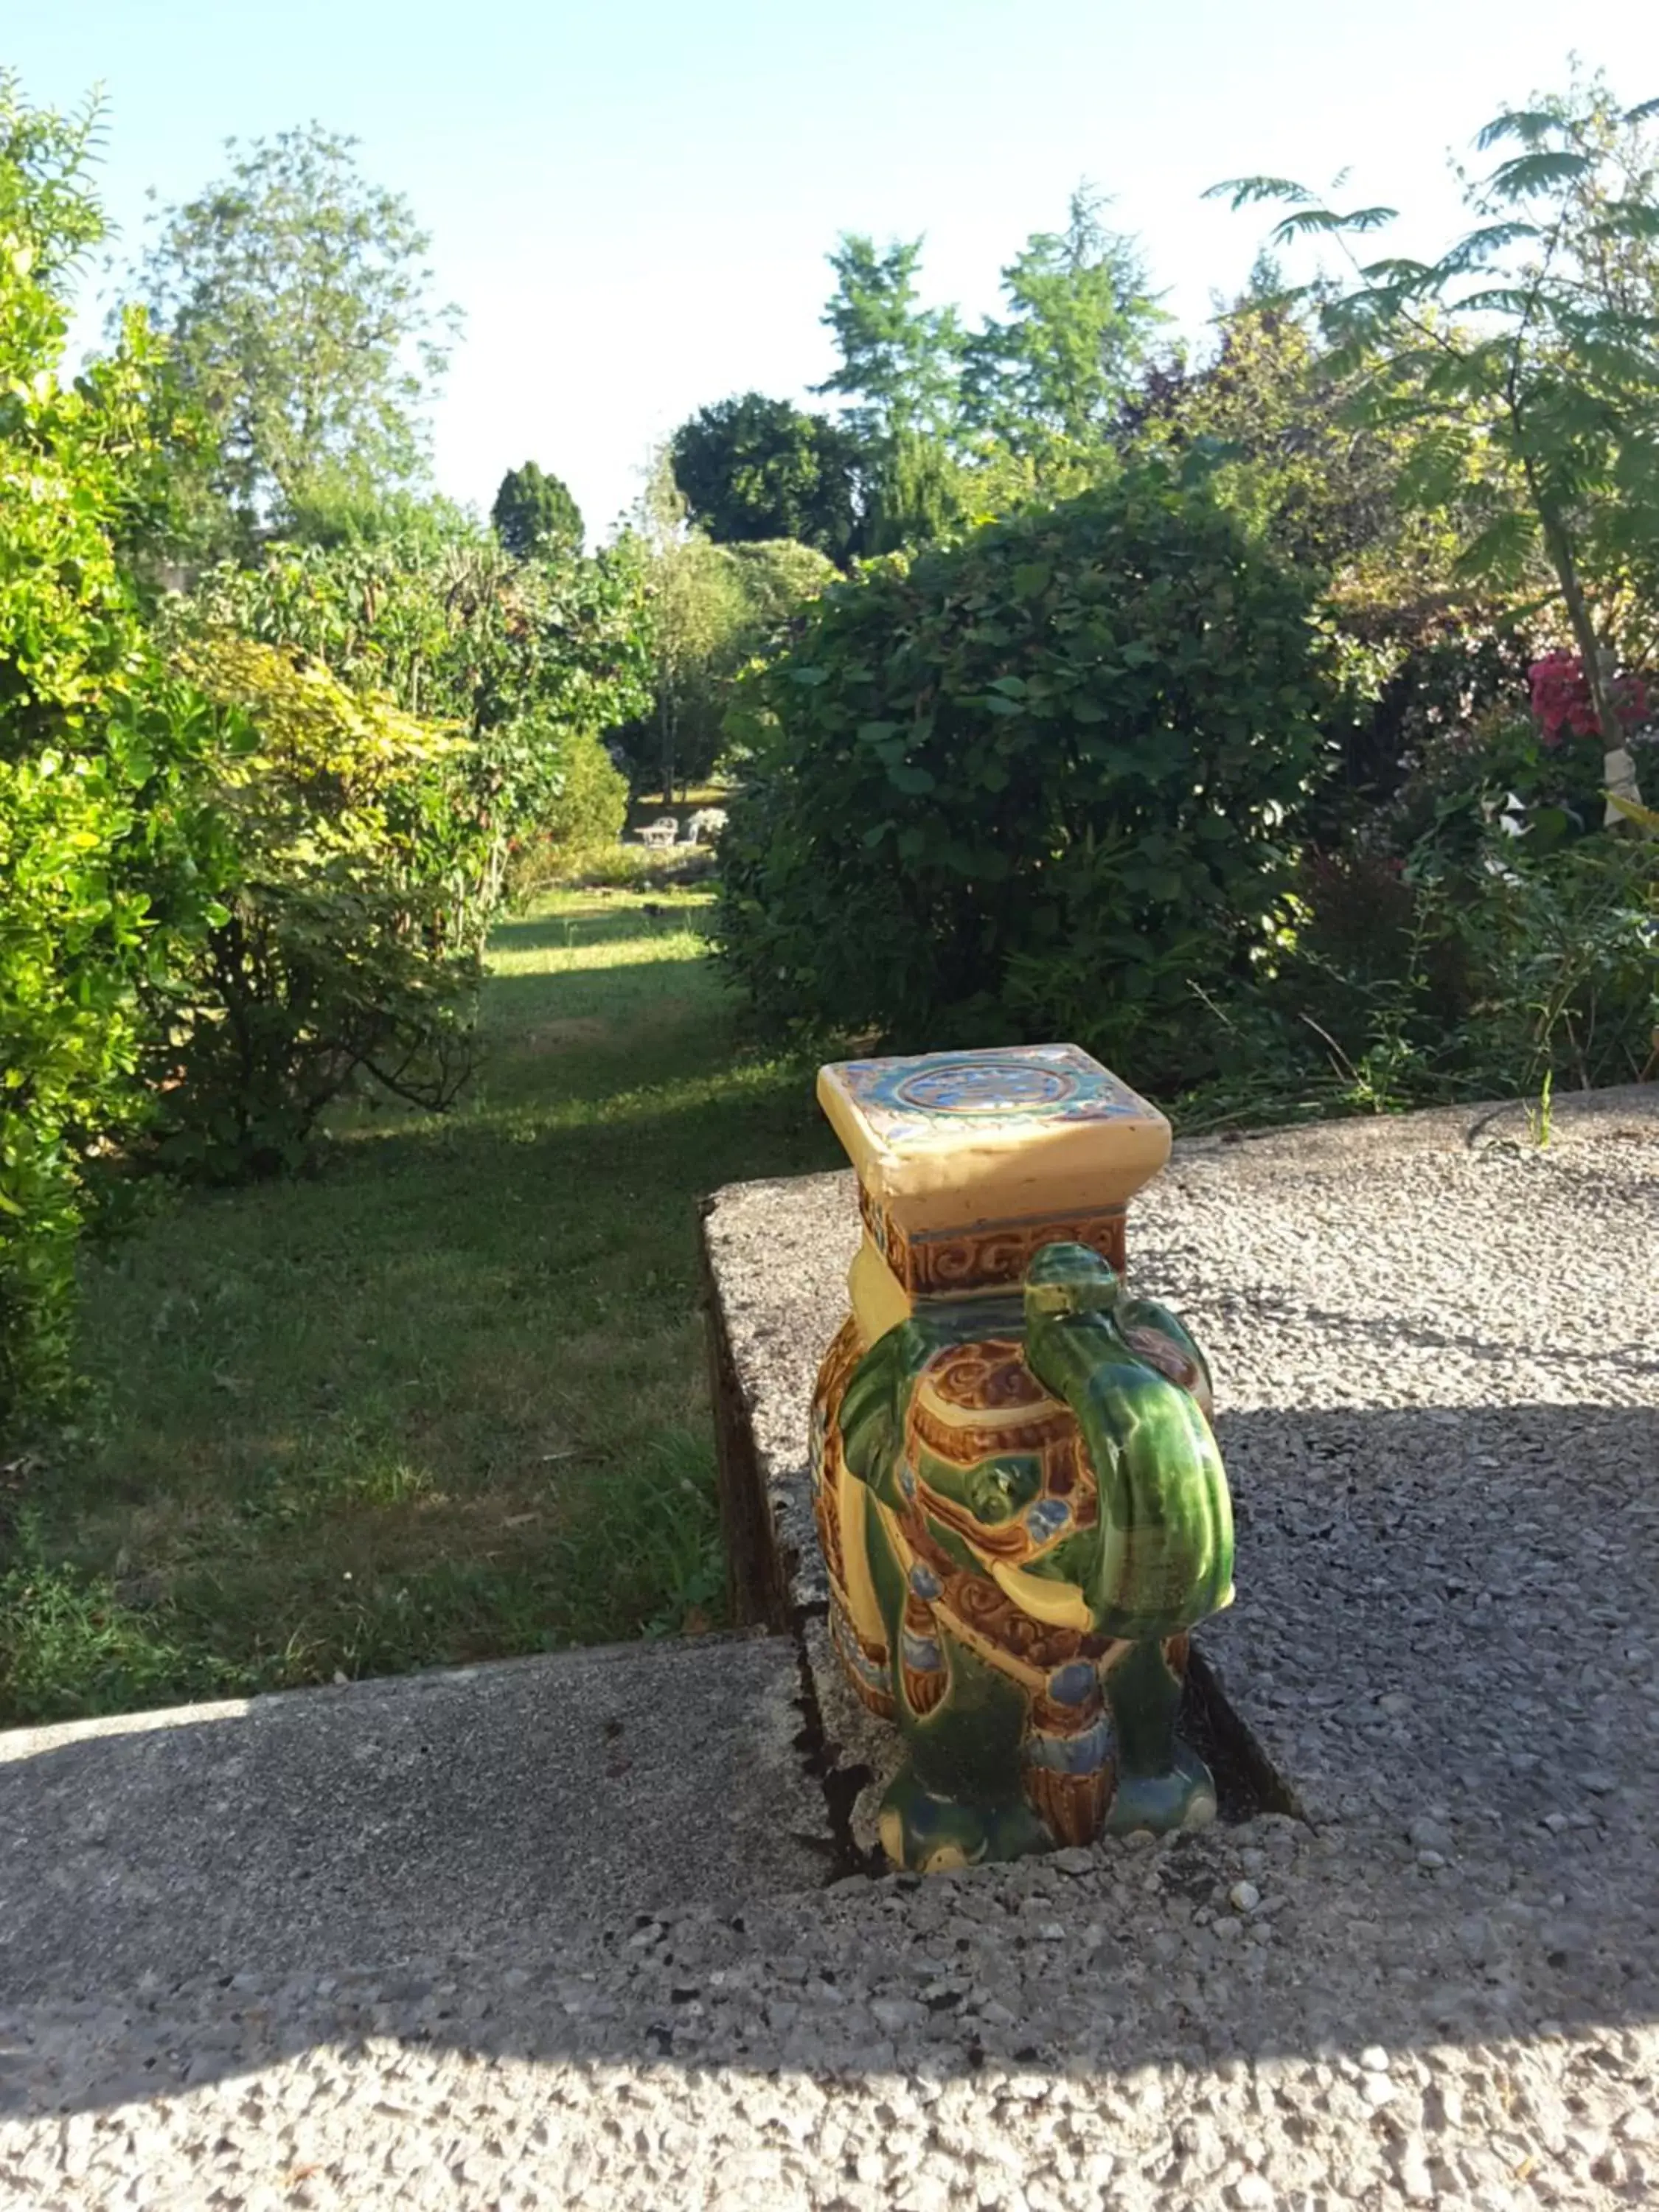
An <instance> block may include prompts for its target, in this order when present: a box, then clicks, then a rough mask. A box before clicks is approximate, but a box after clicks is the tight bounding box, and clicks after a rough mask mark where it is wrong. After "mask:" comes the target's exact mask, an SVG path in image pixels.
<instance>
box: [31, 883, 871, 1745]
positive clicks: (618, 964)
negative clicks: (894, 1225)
mask: <svg viewBox="0 0 1659 2212" xmlns="http://www.w3.org/2000/svg"><path fill="white" fill-rule="evenodd" d="M707 908H708V901H707V900H706V899H705V898H701V897H698V896H695V895H678V896H670V895H666V894H660V895H659V896H657V897H656V898H655V899H653V900H646V899H643V898H640V897H637V896H629V895H626V894H612V895H609V896H599V895H586V894H580V893H569V892H566V893H555V894H552V895H550V896H547V897H545V898H544V899H542V900H541V901H539V902H538V903H537V905H536V906H535V907H534V908H532V910H531V912H530V913H529V914H527V915H524V916H522V917H520V918H519V919H516V920H514V921H508V922H507V923H505V924H504V925H503V926H502V927H501V929H500V930H499V931H498V932H497V934H496V938H495V945H494V948H493V952H492V959H491V970H492V972H491V976H490V981H489V985H488V987H487V992H486V999H485V1006H484V1017H483V1018H484V1025H485V1035H486V1039H487V1044H488V1053H487V1057H486V1060H485V1062H484V1065H483V1070H482V1072H481V1075H480V1078H479V1081H478V1084H477V1088H476V1090H475V1091H474V1092H473V1093H472V1095H471V1097H470V1099H469V1101H468V1102H467V1103H466V1104H465V1106H464V1107H462V1108H461V1109H458V1110H457V1111H456V1112H455V1113H453V1115H449V1116H447V1117H446V1118H444V1119H442V1120H428V1119H422V1118H418V1117H416V1116H413V1115H407V1114H404V1113H403V1112H402V1111H398V1112H395V1113H384V1112H383V1113H380V1114H367V1113H365V1114H362V1115H359V1116H358V1117H356V1118H355V1119H354V1121H352V1122H351V1123H350V1124H349V1125H348V1126H346V1127H342V1128H341V1129H340V1130H338V1131H337V1132H336V1133H335V1135H334V1137H333V1139H331V1143H330V1145H329V1146H328V1148H327V1151H326V1153H325V1158H324V1160H323V1162H322V1164H321V1168H320V1170H319V1173H318V1174H317V1175H316V1176H314V1177H313V1178H312V1179H309V1180H307V1181H305V1182H298V1183H289V1184H282V1185H270V1186H266V1187H264V1188H256V1189H251V1190H242V1191H232V1192H226V1193H221V1194H192V1195H191V1196H188V1197H186V1198H185V1199H183V1200H179V1202H178V1203H177V1204H176V1205H174V1206H173V1207H172V1208H171V1210H170V1211H169V1212H167V1214H166V1215H165V1216H164V1217H163V1218H161V1219H159V1220H158V1221H156V1222H155V1223H153V1224H152V1225H149V1227H148V1228H147V1229H146V1230H145V1231H143V1233H142V1234H141V1235H140V1236H139V1237H137V1238H135V1239H133V1240H131V1241H130V1242H129V1243H126V1244H125V1245H124V1246H122V1247H120V1248H118V1249H117V1250H116V1251H115V1252H114V1253H113V1254H112V1255H110V1256H109V1257H108V1258H106V1260H104V1261H100V1262H97V1263H94V1265H93V1266H92V1267H90V1268H89V1269H88V1281H87V1299H86V1310H85V1326H84V1342H83V1350H82V1361H83V1364H84V1365H85V1366H86V1368H87V1369H88V1372H89V1375H90V1378H91V1389H90V1392H89V1396H88V1407H87V1410H86V1413H85V1414H84V1415H83V1417H82V1421H81V1423H80V1424H79V1426H78V1430H77V1431H75V1432H72V1433H71V1435H70V1437H68V1438H66V1439H64V1441H62V1442H61V1443H57V1444H54V1445H53V1446H52V1447H51V1449H49V1450H48V1451H47V1452H46V1453H45V1454H44V1455H42V1457H41V1459H40V1463H39V1464H37V1465H35V1466H33V1467H32V1468H30V1469H29V1471H28V1477H27V1485H26V1488H25V1492H24V1504H23V1506H22V1510H21V1514H20V1515H19V1516H18V1517H17V1520H16V1523H15V1528H14V1529H13V1531H12V1541H11V1544H10V1547H9V1549H10V1552H11V1555H12V1556H11V1559H10V1561H9V1565H6V1567H5V1568H4V1569H3V1571H0V1722H18V1721H22V1720H29V1719H46V1718H61V1717H67V1716H70V1715H76V1714H82V1713H93V1712H100V1711H119V1710H123V1709H127V1708H133V1707H137V1706H141V1705H155V1704H160V1703H164V1702H167V1701H169V1700H173V1699H181V1698H189V1697H199V1696H204V1695H210V1694H215V1693H225V1692H240V1691H246V1690H249V1689H253V1688H277V1687H283V1686H290V1685H294V1684H298V1683H304V1682H315V1681H327V1680H331V1679H333V1678H334V1677H335V1676H336V1675H337V1674H345V1675H347V1676H352V1675H357V1674H374V1673H388V1672H392V1671H396V1670H400V1669H404V1668H414V1667H422V1666H430V1665H437V1664H445V1663H452V1662H461V1661H469V1660H475V1659H482V1658H488V1657H495V1656H505V1655H507V1654H511V1653H516V1652H524V1651H535V1650H544V1649H547V1648H549V1647H551V1646H556V1645H560V1644H567V1643H580V1642H593V1641H600V1640H604V1639H606V1638H617V1637H628V1636H633V1635H637V1634H639V1633H641V1632H649V1631H651V1630H653V1629H663V1628H667V1629H678V1628H681V1627H684V1626H687V1625H688V1624H689V1625H690V1626H693V1627H695V1626H698V1625H699V1624H700V1623H704V1622H712V1621H713V1620H715V1619H716V1618H717V1617H718V1609H719V1605H720V1582H721V1575H720V1554H719V1540H718V1531H717V1527H716V1522H715V1517H714V1492H713V1458H712V1446H711V1442H710V1431H709V1427H708V1417H707V1411H706V1407H705V1403H704V1397H703V1384H702V1340H701V1321H700V1317H699V1315H698V1313H697V1310H696V1295H697V1291H696V1200H697V1198H698V1197H699V1195H700V1194H702V1193H704V1192H706V1191H708V1190H712V1189H714V1188H716V1187H717V1186H718V1185H719V1184H720V1183H722V1182H731V1181H732V1180H734V1179H737V1178H739V1177H744V1176H764V1175H779V1174H793V1173H796V1172H799V1171H801V1170H806V1169H810V1168H813V1167H818V1166H827V1165H829V1164H832V1163H833V1161H834V1158H835V1157H836V1156H835V1151H834V1146H833V1140H832V1139H829V1135H828V1133H827V1131H824V1130H823V1129H822V1127H821V1126H820V1125H819V1123H818V1121H817V1113H816V1109H815V1108H814V1106H813V1103H812V1099H811V1084H810V1081H809V1080H808V1076H807V1071H806V1070H805V1069H804V1068H802V1067H801V1066H798V1065H793V1064H790V1063H787V1062H782V1061H778V1060H765V1059H761V1058H757V1057H754V1056H752V1055H750V1054H746V1053H745V1052H744V1050H743V1049H742V1048H741V1047H740V1045H739V1042H738V1032H737V1028H736V1022H735V1014H736V1009H735V1007H734V1006H733V1004H732V1001H731V1000H730V999H729V998H728V996H727V994H726V991H725V989H724V987H722V985H721V983H720V980H719V978H718V976H717V975H716V973H715V971H714V968H713V967H712V965H711V963H710V962H709V960H708V955H707V949H706V943H705V939H704V936H703V927H704V923H705V921H706V916H707Z"/></svg>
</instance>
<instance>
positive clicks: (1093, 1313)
mask: <svg viewBox="0 0 1659 2212" xmlns="http://www.w3.org/2000/svg"><path fill="white" fill-rule="evenodd" d="M1118 1297H1119V1285H1118V1279H1117V1277H1116V1275H1115V1273H1114V1272H1113V1270H1112V1269H1111V1268H1110V1267H1109V1266H1108V1265H1107V1263H1106V1262H1105V1261H1103V1260H1102V1259H1101V1258H1100V1257H1099V1255H1097V1253H1094V1252H1091V1251H1090V1250H1089V1249H1088V1248H1087V1247H1086V1246H1085V1245H1080V1244H1049V1245H1045V1246H1044V1247H1043V1249H1042V1251H1040V1252H1039V1253H1037V1254H1036V1256H1035V1258H1034V1259H1033V1261H1032V1262H1031V1265H1030V1270H1029V1271H1028V1273H1027V1275H1026V1280H1025V1316H1026V1336H1025V1357H1026V1361H1027V1364H1029V1366H1030V1369H1031V1371H1032V1373H1033V1374H1034V1375H1035V1376H1036V1377H1037V1379H1038V1381H1039V1382H1041V1383H1042V1385H1043V1387H1044V1388H1045V1389H1048V1390H1049V1391H1050V1392H1052V1393H1053V1395H1054V1396H1056V1397H1058V1398H1060V1399H1061V1400H1063V1401H1064V1402H1065V1403H1066V1405H1067V1406H1069V1407H1070V1408H1071V1410H1072V1413H1073V1416H1074V1417H1075V1419H1076V1420H1077V1424H1078V1427H1079V1431H1081V1434H1082V1437H1083V1442H1084V1446H1085V1449H1086V1451H1087V1453H1088V1455H1089V1460H1090V1462H1091V1466H1092V1467H1093V1469H1094V1474H1095V1481H1096V1487H1097V1497H1098V1512H1099V1519H1098V1522H1097V1527H1096V1528H1095V1530H1094V1531H1093V1534H1094V1540H1095V1541H1094V1546H1093V1548H1092V1552H1091V1553H1089V1554H1087V1555H1085V1556H1086V1565H1085V1571H1084V1573H1083V1574H1082V1575H1081V1576H1080V1577H1079V1580H1080V1581H1081V1583H1082V1586H1083V1589H1084V1594H1085V1599H1086V1601H1087V1603H1088V1605H1089V1608H1090V1612H1091V1617H1092V1619H1093V1621H1094V1626H1095V1630H1096V1632H1097V1634H1099V1635H1103V1636H1110V1637H1121V1638H1127V1639H1128V1640H1129V1641H1132V1642H1136V1643H1139V1642H1141V1641H1147V1640H1152V1639H1155V1638H1164V1637H1168V1636H1173V1635H1176V1634H1177V1633H1179V1632H1181V1631H1182V1630H1184V1629H1188V1628H1191V1627H1194V1626H1195V1625H1196V1624H1197V1623H1198V1622H1199V1621H1200V1620H1207V1619H1208V1617H1209V1616H1210V1614H1212V1613H1218V1612H1219V1611H1220V1610H1221V1608H1222V1607H1224V1606H1225V1605H1227V1604H1229V1603H1230V1602H1231V1598H1232V1571H1233V1522H1232V1500H1231V1496H1230V1494H1229V1492H1228V1488H1227V1477H1226V1473H1225V1469H1224V1468H1223V1467H1222V1464H1221V1455H1220V1453H1219V1451H1218V1449H1217V1448H1216V1441H1215V1437H1214V1435H1213V1433H1212V1431H1211V1428H1210V1425H1209V1422H1208V1421H1207V1420H1206V1418H1205V1416H1204V1413H1203V1411H1202V1409H1201V1408H1200V1406H1199V1404H1198V1401H1197V1400H1196V1399H1195V1397H1194V1395H1192V1393H1191V1392H1190V1391H1189V1390H1187V1389H1182V1386H1181V1384H1180V1383H1176V1382H1174V1381H1172V1380H1171V1379H1170V1376H1169V1375H1168V1374H1166V1373H1165V1372H1164V1369H1163V1367H1162V1366H1161V1365H1159V1364H1155V1363H1154V1360H1153V1358H1152V1357H1150V1356H1149V1355H1148V1351H1147V1340H1148V1332H1147V1329H1146V1328H1145V1327H1143V1326H1138V1327H1137V1328H1136V1332H1135V1334H1136V1336H1137V1338H1138V1339H1139V1340H1140V1345H1139V1348H1137V1345H1136V1344H1133V1343H1132V1342H1131V1341H1130V1340H1129V1338H1128V1337H1127V1335H1126V1334H1125V1333H1124V1331H1123V1329H1122V1328H1121V1326H1120V1324H1119V1320H1118V1316H1117V1311H1116V1308H1117V1304H1118ZM1155 1314H1156V1309H1150V1308H1146V1307H1139V1306H1138V1307H1137V1309H1136V1320H1137V1322H1138V1323H1140V1322H1142V1321H1143V1317H1151V1316H1154V1315H1155ZM1169 1326H1170V1330H1171V1331H1172V1332H1173V1331H1174V1330H1175V1329H1176V1327H1177V1326H1178V1325H1176V1324H1175V1323H1174V1322H1173V1321H1172V1320H1171V1321H1170V1324H1169ZM1152 1328H1153V1333H1154V1334H1155V1333H1156V1322H1153V1324H1152ZM1175 1347H1176V1338H1175V1336H1174V1335H1173V1334H1171V1337H1170V1348H1171V1350H1172V1351H1173V1350H1174V1349H1175Z"/></svg>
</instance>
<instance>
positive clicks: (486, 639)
mask: <svg viewBox="0 0 1659 2212" xmlns="http://www.w3.org/2000/svg"><path fill="white" fill-rule="evenodd" d="M644 623H645V614H644V583H643V579H642V577H641V573H640V569H639V565H638V562H637V561H636V560H635V558H634V556H632V554H631V553H630V551H629V549H628V548H626V547H623V548H621V549H617V550H611V551H608V552H606V553H605V554H602V555H600V556H598V557H597V558H596V559H593V560H591V561H589V560H578V559H574V558H564V557H561V558H557V559H549V560H541V559H535V560H518V559H515V558H513V556H511V555H510V554H509V553H507V551H506V550H504V549H503V548H502V547H501V545H500V544H498V543H497V542H496V540H495V538H494V537H493V536H491V535H489V533H486V532H478V531H477V530H476V529H474V528H473V527H472V526H470V525H468V524H467V523H465V520H462V521H460V522H459V523H458V522H455V521H453V520H446V519H445V518H444V516H443V515H442V513H441V510H438V509H435V508H429V509H428V511H427V512H426V513H424V514H423V515H421V516H411V517H410V519H409V520H408V521H407V523H406V524H404V526H392V527H390V528H388V529H387V530H386V532H383V533H382V534H380V535H378V536H376V537H374V538H360V539H357V540H356V541H354V542H350V543H346V544H337V545H330V546H321V545H289V544H276V545H271V546H269V547H267V548H266V549H265V550H264V555H263V556H262V558H261V560H260V562H259V563H258V566H257V567H255V568H236V567H234V566H232V565H229V564H227V565H225V566H223V567H222V568H216V569H215V570H213V571H212V572H210V574H208V575H207V576H206V577H204V579H203V580H202V582H201V584H200V586H198V588H197V592H196V593H195V595H194V599H193V602H192V603H191V605H188V606H187V607H185V608H184V609H182V610H180V611H179V612H178V614H177V615H176V616H175V618H174V628H175V629H176V630H178V631H179V633H180V634H181V635H183V636H184V637H185V640H186V641H188V639H189V638H190V637H191V636H192V635H196V636H199V635H208V636H219V635H224V634H225V633H227V632H232V631H234V632H235V633H237V634H239V635H242V636H245V637H251V638H255V639H258V640H259V641H262V642H264V643H266V644H270V645H276V646H281V647H285V648H288V649H290V650H293V651H296V652H300V653H305V654H307V655H308V656H309V657H310V658H311V659H313V660H316V661H319V662H321V663H322V664H323V665H325V667H326V668H328V669H329V670H331V671H332V673H333V674H334V675H335V676H336V677H337V678H338V679H339V681H340V682H341V684H343V685H344V686H345V687H346V689H347V690H349V691H351V692H354V693H356V694H358V695H360V696H363V697H365V698H371V697H372V698H387V697H389V698H390V699H392V701H393V702H395V703H396V704H397V705H398V707H399V708H402V709H403V710H404V712H405V713H406V714H419V715H424V716H428V717H430V718H433V719H435V720H441V721H444V722H447V723H451V724H453V726H455V727H456V728H457V729H458V730H459V731H460V732H463V733H464V734H465V736H466V737H467V738H470V739H471V745H470V747H469V749H468V750H467V751H466V752H465V755H464V756H461V757H459V770H460V773H461V774H462V775H463V778H464V783H465V802H464V803H465V807H466V808H467V810H468V811H470V815H471V821H472V823H473V826H474V828H475V829H476V830H477V834H478V837H479V841H480V842H479V846H478V865H479V867H480V872H481V873H480V883H481V890H483V893H484V895H485V896H493V889H494V888H495V887H498V883H499V873H500V869H501V864H502V863H503V862H504V860H505V858H506V854H507V846H508V844H509V842H510V841H511V840H512V839H513V838H514V837H518V836H523V835H524V834H525V833H526V831H529V830H532V829H535V828H536V827H538V825H539V824H540V823H543V822H544V820H546V819H547V817H548V816H549V815H550V812H552V811H555V810H556V808H557V806H558V805H559V803H560V799H561V796H562V792H563V789H564V783H565V762H564V747H565V745H566V744H567V742H568V740H569V739H571V738H574V737H576V736H577V735H578V734H579V733H581V732H588V733H592V734H598V733H599V732H603V731H604V730H605V729H607V728H608V727H610V726H611V725H612V724H614V723H617V722H622V721H624V720H627V718H628V717H629V715H630V714H636V713H638V712H639V711H641V708H643V707H644V705H645V704H646V702H647V677H648V669H647V642H646V635H645V629H644Z"/></svg>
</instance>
